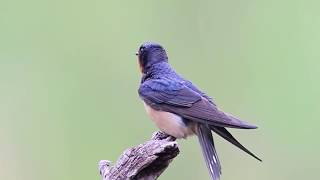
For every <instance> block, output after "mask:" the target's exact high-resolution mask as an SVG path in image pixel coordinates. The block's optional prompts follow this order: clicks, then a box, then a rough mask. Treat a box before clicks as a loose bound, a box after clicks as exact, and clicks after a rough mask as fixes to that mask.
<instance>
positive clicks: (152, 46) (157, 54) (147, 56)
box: [136, 42, 168, 73]
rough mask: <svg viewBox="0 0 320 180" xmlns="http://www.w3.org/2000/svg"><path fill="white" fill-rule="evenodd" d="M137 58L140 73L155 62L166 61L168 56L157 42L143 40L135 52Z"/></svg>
mask: <svg viewBox="0 0 320 180" xmlns="http://www.w3.org/2000/svg"><path fill="white" fill-rule="evenodd" d="M136 55H137V56H138V59H139V66H140V70H141V72H142V73H145V72H147V71H148V69H149V68H150V67H151V66H152V65H154V64H157V63H160V62H168V56H167V53H166V51H165V49H164V48H163V47H162V46H161V45H160V44H158V43H155V42H145V43H143V44H142V45H141V46H140V47H139V50H138V52H137V53H136Z"/></svg>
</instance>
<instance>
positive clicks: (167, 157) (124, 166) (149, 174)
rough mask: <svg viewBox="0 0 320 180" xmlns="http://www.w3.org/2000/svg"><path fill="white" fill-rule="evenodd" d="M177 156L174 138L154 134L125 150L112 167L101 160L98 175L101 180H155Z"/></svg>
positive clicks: (177, 151)
mask: <svg viewBox="0 0 320 180" xmlns="http://www.w3.org/2000/svg"><path fill="white" fill-rule="evenodd" d="M178 154H179V148H178V144H177V142H176V141H175V138H174V137H172V136H170V135H167V134H165V133H163V132H155V133H154V134H153V136H152V138H151V140H149V141H147V142H145V143H143V144H140V145H138V146H136V147H132V148H129V149H127V150H125V151H124V152H123V154H122V155H121V156H120V157H119V159H118V161H117V163H116V164H115V165H114V166H111V162H110V161H108V160H101V161H100V162H99V170H100V175H101V177H102V180H155V179H157V178H158V177H159V176H160V175H161V173H162V172H163V171H164V170H165V169H166V168H167V167H168V166H169V164H170V162H171V161H172V160H173V158H175V157H176V156H177V155H178Z"/></svg>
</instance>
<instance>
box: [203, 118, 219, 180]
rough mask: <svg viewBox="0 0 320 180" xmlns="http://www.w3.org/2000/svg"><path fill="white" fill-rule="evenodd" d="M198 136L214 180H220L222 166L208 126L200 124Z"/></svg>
mask: <svg viewBox="0 0 320 180" xmlns="http://www.w3.org/2000/svg"><path fill="white" fill-rule="evenodd" d="M197 135H198V139H199V143H200V146H201V149H202V154H203V157H204V159H205V161H206V165H207V168H208V170H209V173H210V176H211V179H212V180H219V179H220V174H221V165H220V162H219V159H218V154H217V152H216V150H215V147H214V143H213V137H212V134H211V130H210V129H209V127H207V126H206V125H202V124H198V126H197Z"/></svg>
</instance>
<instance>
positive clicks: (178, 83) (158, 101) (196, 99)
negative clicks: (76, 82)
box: [136, 42, 261, 180]
mask: <svg viewBox="0 0 320 180" xmlns="http://www.w3.org/2000/svg"><path fill="white" fill-rule="evenodd" d="M136 55H137V56H138V61H139V67H140V70H141V73H142V78H141V84H140V87H139V90H138V93H139V96H140V98H141V99H142V100H143V103H144V107H145V109H146V112H147V114H148V115H149V116H150V118H151V119H152V120H153V121H154V123H155V124H156V126H157V127H158V128H159V129H160V130H161V131H163V132H165V133H167V134H169V135H171V136H174V137H176V138H178V139H181V138H186V137H188V136H191V135H196V136H198V140H199V144H200V146H201V149H202V153H203V156H204V159H205V161H206V165H207V168H208V170H209V174H210V176H211V179H212V180H219V179H220V174H221V165H220V161H219V159H218V154H217V152H216V149H215V146H214V142H213V136H212V133H211V131H213V132H215V133H216V134H218V135H220V136H221V137H222V138H224V139H225V140H227V141H229V142H230V143H232V144H233V145H235V146H237V147H238V148H240V149H241V150H243V151H244V152H246V153H248V154H249V155H251V156H252V157H254V158H256V159H257V160H259V161H261V159H260V158H258V157H257V156H256V155H254V154H253V153H252V152H250V151H249V150H248V149H246V148H245V147H244V146H243V145H241V144H240V143H239V142H238V141H237V140H236V139H235V138H234V137H233V136H232V135H231V133H230V132H229V131H228V130H227V129H226V128H237V129H256V128H257V126H255V125H251V124H249V123H247V122H245V121H242V120H240V119H238V118H236V117H234V116H232V115H229V114H227V113H224V112H223V111H221V110H220V109H218V107H217V105H216V104H215V103H214V101H213V99H212V98H210V97H209V96H208V95H206V94H205V93H203V92H202V91H201V90H199V89H198V88H197V87H196V86H195V85H193V84H192V83H191V82H190V81H188V80H186V79H184V78H183V77H181V76H180V75H179V74H177V73H176V71H175V70H174V69H173V68H172V67H171V66H170V64H169V62H168V56H167V53H166V51H165V49H164V48H163V47H162V46H161V45H160V44H158V43H153V42H146V43H143V44H142V45H141V46H140V48H139V50H138V52H137V53H136Z"/></svg>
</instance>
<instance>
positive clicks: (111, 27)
mask: <svg viewBox="0 0 320 180" xmlns="http://www.w3.org/2000/svg"><path fill="white" fill-rule="evenodd" d="M319 6H320V3H319V1H315V0H313V1H312V0H306V1H303V0H293V1H289V0H281V1H275V0H271V1H252V0H243V1H216V0H214V1H209V0H205V1H191V0H186V1H169V0H162V1H156V0H148V1H147V0H145V1H123V0H119V1H116V0H114V1H111V0H109V1H106V0H92V1H75V0H63V1H62V0H55V1H54V0H46V1H41V0H30V1H22V0H10V1H9V0H0V145H1V146H0V179H2V180H17V179H24V180H38V179H39V180H40V179H47V180H56V179H59V180H70V179H77V180H82V179H83V180H85V179H99V174H98V171H97V162H98V161H99V160H100V159H110V160H113V161H115V160H116V159H117V157H118V156H119V155H120V154H121V153H122V151H123V150H124V149H126V148H127V147H130V146H134V145H136V144H139V143H141V142H144V141H145V140H147V139H148V138H150V136H151V134H152V132H153V131H155V130H156V127H155V126H154V125H153V124H152V122H151V121H150V120H149V119H148V118H147V116H146V115H145V112H144V109H143V106H142V103H141V102H140V100H139V98H138V95H137V88H138V85H139V79H140V74H139V70H138V66H137V60H136V57H135V56H134V53H135V51H136V50H137V48H138V46H139V45H140V44H141V43H142V42H144V41H147V40H153V41H157V42H160V43H162V44H163V45H164V46H165V47H166V49H167V50H168V54H169V57H170V61H171V63H172V64H173V66H174V67H175V68H176V69H177V71H178V72H180V73H181V74H183V75H184V76H185V77H186V78H188V79H190V80H192V81H193V82H194V83H195V84H196V85H198V86H199V87H201V88H202V89H203V90H205V91H206V92H207V93H208V94H210V95H211V96H213V97H214V98H215V100H216V102H217V104H219V106H220V107H221V108H222V109H224V110H225V111H227V112H230V113H232V114H234V115H237V116H239V117H241V118H243V119H245V120H248V121H250V122H252V123H255V124H257V125H258V126H259V129H258V130H253V131H244V130H232V132H233V133H234V134H235V136H236V137H238V138H239V140H240V141H241V142H243V144H245V145H247V147H248V148H249V149H251V150H252V151H253V152H255V153H256V154H258V155H259V156H260V157H261V158H262V159H263V160H264V162H263V163H259V162H257V161H255V160H254V159H253V158H251V157H249V156H247V155H246V154H244V153H243V152H241V151H240V150H238V149H236V148H234V147H232V146H231V145H230V144H228V143H226V142H225V141H224V140H222V139H221V138H216V144H217V145H216V146H217V149H218V153H219V155H220V160H221V162H222V165H223V170H222V171H223V174H222V179H223V180H234V179H237V180H239V179H243V180H256V179H259V180H269V179H279V180H300V179H317V178H318V176H319V175H318V171H319V170H320V168H319V167H320V166H319V161H320V156H319V154H318V153H319V147H320V141H319V140H318V139H317V138H318V137H319V135H320V134H319V133H318V132H319V131H318V129H317V127H318V126H319V125H320V123H319V118H318V116H319V109H320V105H319V99H320V98H319V92H320V84H319V82H320V81H319V77H320V61H319V58H320V51H319V42H320V11H319ZM179 143H180V148H181V154H180V155H179V156H178V157H177V158H176V159H175V160H174V162H173V163H172V165H171V166H170V168H169V169H168V170H167V171H166V172H165V173H164V174H163V176H161V178H160V179H208V180H209V175H208V173H207V169H206V168H205V164H204V161H203V159H202V155H201V152H200V148H199V146H198V142H197V140H196V138H194V137H193V138H190V139H189V140H187V141H186V140H180V141H179Z"/></svg>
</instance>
